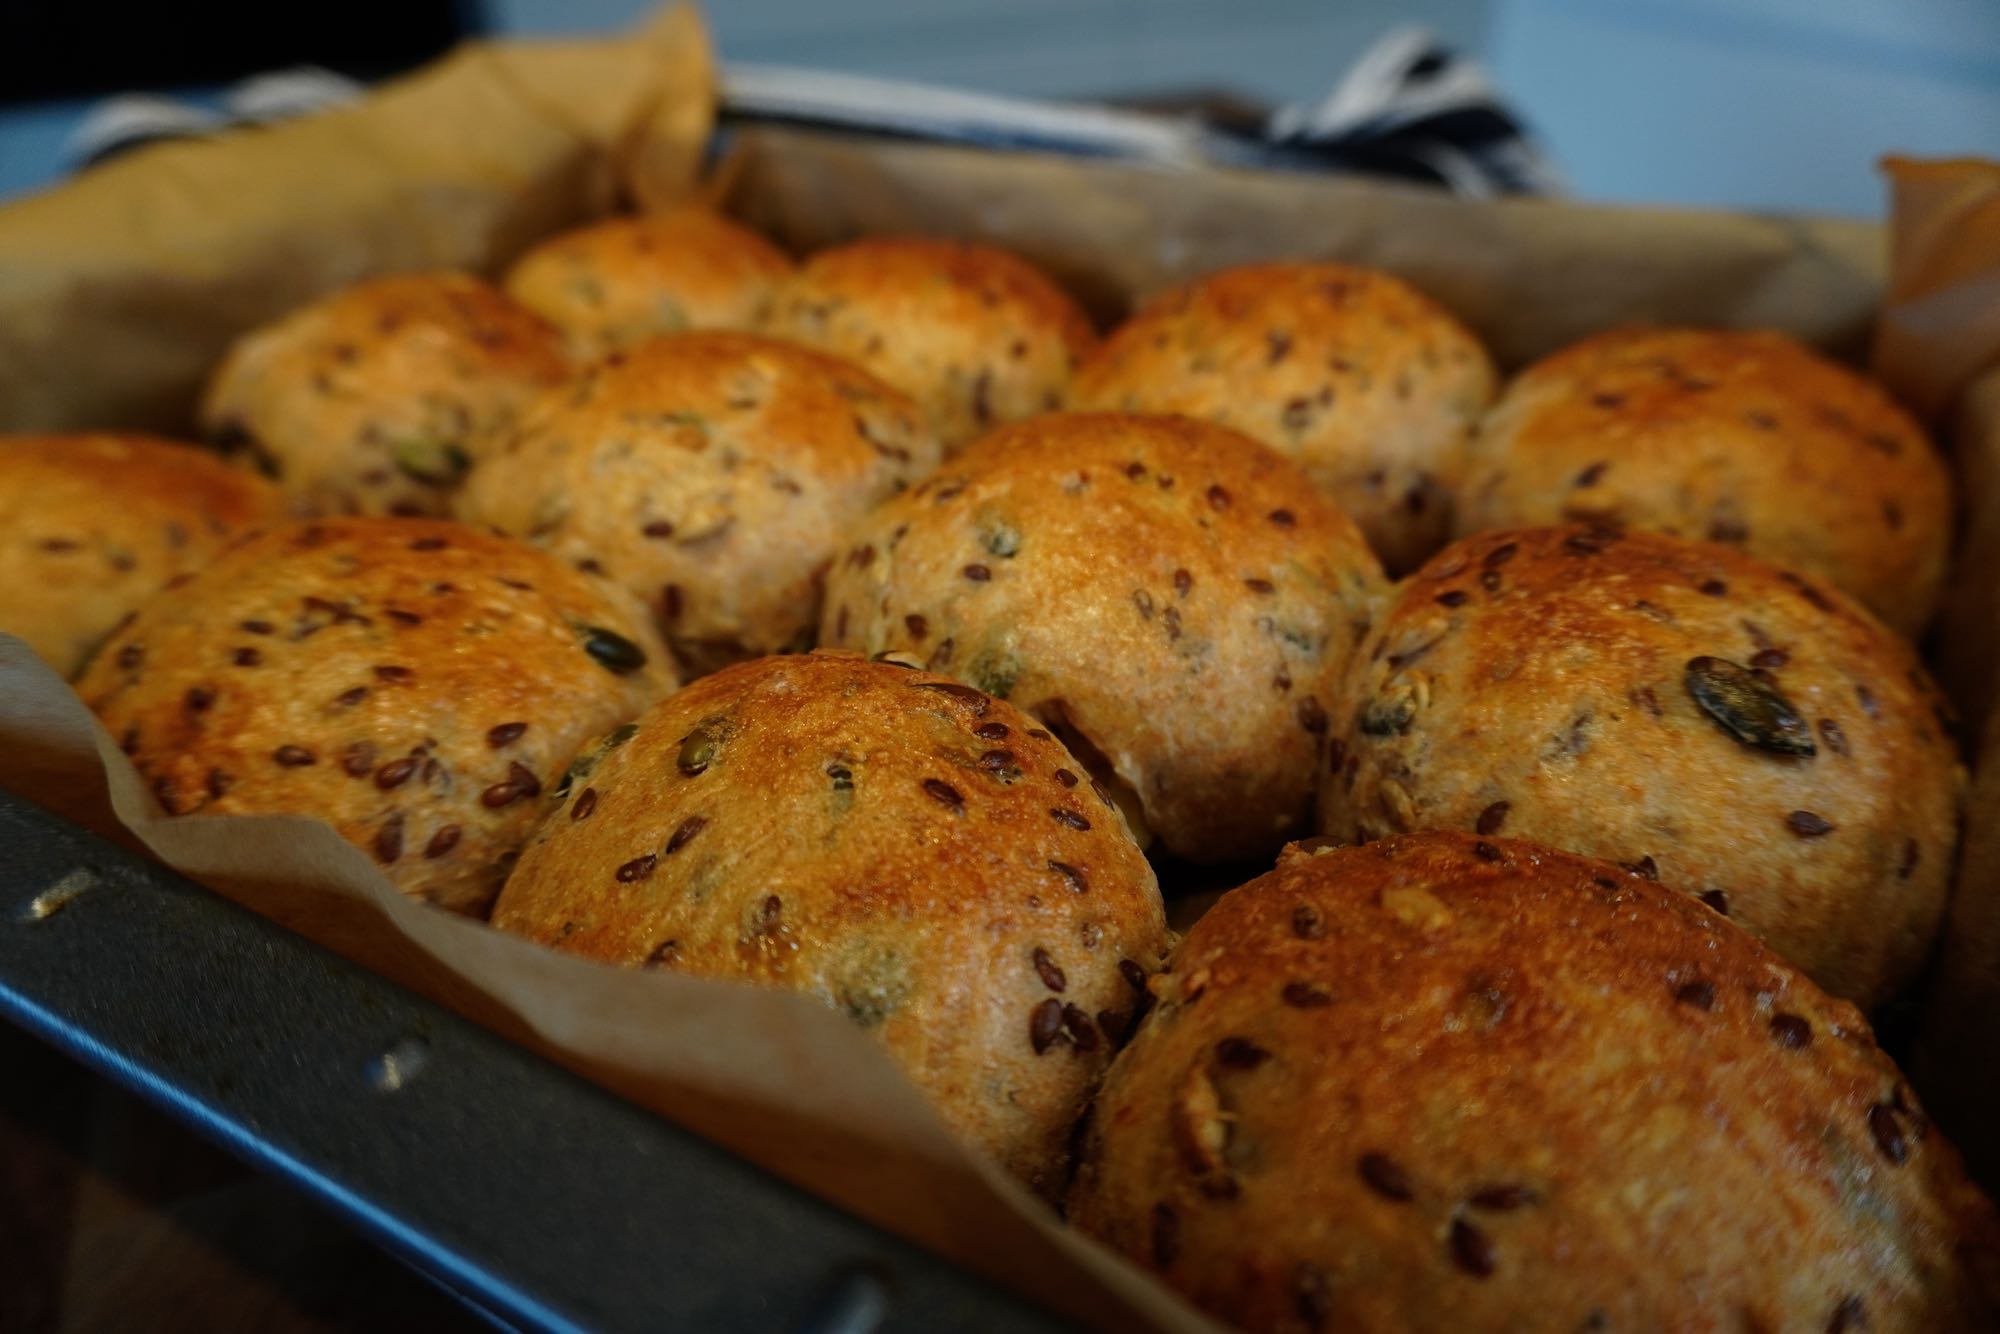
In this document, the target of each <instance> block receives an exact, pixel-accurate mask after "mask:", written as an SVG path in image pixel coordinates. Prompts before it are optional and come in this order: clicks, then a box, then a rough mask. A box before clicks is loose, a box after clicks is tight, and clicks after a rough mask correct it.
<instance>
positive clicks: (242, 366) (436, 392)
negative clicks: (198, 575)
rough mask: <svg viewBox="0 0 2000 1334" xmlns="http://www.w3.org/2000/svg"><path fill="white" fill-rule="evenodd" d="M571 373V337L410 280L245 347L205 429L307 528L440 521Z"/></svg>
mask: <svg viewBox="0 0 2000 1334" xmlns="http://www.w3.org/2000/svg"><path fill="white" fill-rule="evenodd" d="M567 373H568V363H567V361H566V360H565V358H564V355H563V351H562V336H561V335H560V334H558V333H557V332H556V330H555V329H554V328H553V327H552V326H550V325H549V324H547V323H545V322H544V321H543V320H542V319H541V317H540V316H537V315H531V314H529V313H528V312H527V311H525V310H523V309H521V308H520V307H519V306H517V305H515V304H514V303H513V302H512V301H509V300H508V299H507V298H506V297H504V296H502V295H501V294H500V292H499V291H498V290H497V289H496V288H494V287H492V286H490V285H489V284H487V283H485V282H483V281H481V280H480V279H478V278H474V277H473V276H471V275H470V274H464V273H411V274H402V275H399V276H396V277H390V278H376V279H372V280H370V281H368V282H362V283H356V284H355V285H354V286H352V287H348V288H343V289H342V290H340V291H338V292H334V293H332V294H331V295H328V296H325V297H322V298H320V299H319V300H318V301H315V302H313V303H312V304H311V305H308V306H305V307H303V308H302V309H299V310H296V311H294V312H293V313H291V314H290V315H287V316H285V317H284V318H283V319H281V320H279V321H277V322H276V323H274V324H269V325H266V326H265V327H263V328H261V329H256V330H252V331H251V332H250V333H247V334H245V335H244V336H243V337H241V338H239V339H238V340H237V341H236V343H235V345H234V346H233V347H231V348H230V350H229V355H228V356H227V357H225V358H224V359H223V362H222V364H221V366H220V367H218V368H217V370H216V372H215V375H214V377H213V378H212V379H211V380H210V381H209V386H208V392H207V395H206V396H205V398H204V399H203V402H202V408H201V418H202V426H203V429H204V430H205V431H206V432H207V433H208V435H209V436H210V438H212V439H213V440H214V441H215V442H216V443H217V444H218V445H220V446H221V447H222V448H224V449H225V450H228V451H231V452H235V453H240V454H242V455H244V456H245V458H246V459H248V460H250V461H254V462H255V463H256V464H257V466H258V467H260V468H262V469H263V470H264V471H265V472H267V473H269V474H270V475H271V476H273V477H275V478H277V480H278V482H279V484H280V485H281V486H283V487H284V489H285V492H286V494H287V496H289V497H290V499H291V502H292V506H293V508H294V509H295V510H296V511H298V512H299V513H301V514H442V513H444V512H445V511H446V508H447V506H448V503H449V500H450V496H451V492H452V490H453V489H454V488H456V486H457V485H458V482H459V479H460V478H461V477H462V476H463V475H464V473H465V470H466V468H467V467H469V466H470V465H471V463H472V461H473V460H474V459H475V458H477V457H478V456H479V454H480V451H481V450H482V449H483V448H484V447H485V443H486V441H487V440H488V439H489V438H490V437H491V436H492V435H493V434H494V433H495V432H496V431H498V430H499V429H501V428H503V427H505V426H507V425H508V424H509V423H511V422H512V421H513V418H514V414H515V413H516V412H518V411H519V410H520V409H521V408H522V407H523V406H525V405H526V404H527V402H528V401H529V400H530V399H532V398H533V397H534V396H535V395H536V394H537V393H539V392H540V391H541V390H542V389H544V388H546V387H547V386H549V385H551V384H554V383H556V382H557V381H559V380H561V379H562V378H563V377H564V376H565V375H566V374H567Z"/></svg>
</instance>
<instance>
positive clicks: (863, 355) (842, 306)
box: [766, 237, 1097, 452]
mask: <svg viewBox="0 0 2000 1334" xmlns="http://www.w3.org/2000/svg"><path fill="white" fill-rule="evenodd" d="M766 331H767V332H770V333H774V334H777V335H779V336H781V337H785V338H793V339H797V340H798V341H799V342H802V343H806V344H809V345H811V346H813V347H817V348H821V349H823V350H825V351H827V352H831V353H833V354H835V355H836V356H842V357H846V358H847V359H849V360H850V361H853V362H854V363H856V364H857V365H860V366H864V367H866V368H867V369H869V370H871V371H873V372H874V373H875V374H877V375H879V376H881V377H882V378H883V379H884V380H886V381H888V382H889V383H890V384H892V385H895V386H896V387H897V388H898V389H901V390H902V391H903V392H905V393H907V394H909V395H910V396H911V397H913V398H915V399H916V400H917V402H918V404H919V405H921V406H922V407H923V409H924V411H925V412H926V413H928V414H929V415H930V419H931V424H932V426H933V427H934V428H935V429H936V431H937V433H938V437H939V438H940V439H941V440H943V442H944V447H945V450H946V451H947V452H951V451H955V450H957V449H959V448H960V447H962V446H963V445H965V444H966V443H967V442H968V441H970V440H972V439H973V438H974V437H976V436H978V435H979V434H981V433H982V432H984V431H985V430H987V429H988V428H990V427H992V426H994V425H997V424H998V423H1001V422H1010V421H1016V420H1019V419H1020V418H1023V417H1031V416H1033V415H1034V414H1036V413H1038V412H1048V411H1051V410H1053V409H1054V408H1056V407H1058V406H1060V404H1061V402H1062V394H1063V390H1064V387H1065V386H1066V385H1068V383H1069V377H1070V374H1071V372H1073V371H1074V370H1075V369H1076V364H1077V362H1078V361H1079V360H1080V359H1081V358H1082V357H1083V356H1084V355H1085V354H1086V353H1088V352H1089V351H1090V349H1091V348H1092V347H1093V346H1095V345H1096V342H1097V335H1096V333H1095V331H1094V330H1092V328H1091V327H1090V320H1089V319H1088V317H1086V316H1085V315H1084V313H1083V310H1082V308H1081V307H1079V306H1078V305H1077V304H1076V302H1075V301H1074V300H1072V299H1071V297H1070V296H1069V294H1068V293H1067V292H1065V291H1063V290H1062V289H1061V288H1060V287H1058V286H1056V284H1055V283H1054V282H1053V281H1052V280H1051V279H1049V277H1048V276H1047V275H1045V274H1044V273H1042V271H1041V270H1040V269H1037V268H1036V267H1035V266H1034V265H1032V264H1030V263H1028V261H1026V260H1024V259H1022V258H1021V257H1020V256H1018V255H1015V254H1012V253H1010V252H1008V251H1005V250H1001V249H998V248H997V247H994V246H987V245H972V244H969V243H966V242H961V241H937V240H929V239H925V238H921V237H872V238H868V239H865V240H860V241H855V242H852V243H850V244H848V245H843V246H836V247H834V248H833V249H831V250H822V251H820V252H819V253H818V254H816V255H814V256H812V257H811V258H810V259H808V260H806V262H805V263H804V264H803V265H802V266H800V268H799V270H798V272H797V273H796V274H794V275H793V276H792V277H790V278H789V279H787V280H786V281H785V282H784V283H783V284H782V285H781V286H780V288H779V290H778V296H777V299H776V301H775V302H774V304H773V306H772V312H771V318H770V321H769V323H768V324H767V326H766Z"/></svg>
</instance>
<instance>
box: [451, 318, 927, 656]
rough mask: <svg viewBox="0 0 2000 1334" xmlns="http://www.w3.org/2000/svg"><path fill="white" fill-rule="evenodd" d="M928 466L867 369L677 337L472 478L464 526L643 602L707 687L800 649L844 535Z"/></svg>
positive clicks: (561, 395)
mask: <svg viewBox="0 0 2000 1334" xmlns="http://www.w3.org/2000/svg"><path fill="white" fill-rule="evenodd" d="M937 462H938V446H937V440H936V438H935V437H933V436H932V435H931V433H930V430H929V428H928V427H927V426H925V425H924V424H923V419H922V414H921V413H919V412H918V410H917V407H916V405H915V404H914V403H912V402H910V400H909V399H907V398H905V397H904V396H903V395H902V394H899V393H897V392H896V391H895V390H893V389H891V388H889V387H888V386H887V385H885V384H883V383H882V382H881V381H880V380H877V379H876V378H875V377H874V376H872V375H870V374H868V373H867V372H866V371H863V370H861V369H860V368H859V367H856V366H852V365H849V364H848V363H847V362H844V361H840V360H838V359H836V358H833V357H828V356H823V355H821V354H820V353H817V352H814V351H811V350H810V349H807V348H803V347H798V346H796V345H794V344H791V343H784V342H780V341H778V340H776V339H771V338H759V337H756V336H753V335H750V334H732V333H695V334H680V335H676V336H673V337H669V338H659V339H655V340H653V341H651V342H648V343H644V344H641V345H640V346H638V347H635V348H633V349H632V350H631V351H630V352H626V353H614V354H612V355H611V356H610V357H609V358H608V359H607V360H605V361H604V362H602V363H600V364H598V365H597V366H594V367H592V368H591V369H590V370H589V371H587V372H585V373H584V374H583V375H582V376H580V377H579V378H578V379H577V381H576V382H575V383H574V384H572V385H571V386H569V387H567V388H564V389H559V390H555V391H552V392H551V393H550V394H549V396H548V397H547V399H545V400H544V401H543V402H542V403H541V404H539V405H538V406H537V407H536V408H534V409H532V410H531V411H530V412H529V413H528V414H527V416H526V418H525V420H524V421H523V423H522V425H521V427H520V428H519V429H518V430H517V431H516V432H514V434H513V435H512V436H511V438H510V439H509V440H508V441H507V443H506V445H505V446H504V447H503V448H502V449H501V450H500V452H498V453H497V454H496V455H494V456H493V457H492V458H489V459H487V460H486V461H485V462H483V463H481V464H480V465H479V466H478V467H477V468H475V469H474V470H473V474H472V478H471V481H470V482H469V483H468V484H467V486H466V489H465V491H464V493H463V494H462V495H461V497H460V501H459V513H460V515H461V517H463V518H465V519H467V520H468V521H470V522H476V523H486V524H492V525H493V526H495V527H497V528H499V529H501V530H502V531H503V532H508V533H513V534H516V535H518V536H522V537H525V538H527V539H528V540H530V541H532V542H534V543H536V544H537V545H539V546H542V547H544V548H546V549H547V550H549V551H550V552H552V553H553V554H555V555H557V556H560V557H562V558H563V559H565V560H568V561H570V562H572V563H575V564H578V565H581V566H582V567H583V568H585V569H588V570H595V571H601V572H602V573H604V574H607V575H609V576H610V577H612V578H613V579H615V580H617V581H618V582H619V583H621V584H623V585H624V586H625V587H626V588H627V589H629V590H631V591H632V592H633V593H635V594H637V595H638V596H639V597H641V598H644V599H646V600H647V601H649V602H651V603H652V604H653V605H654V606H656V607H657V608H658V609H659V615H660V623H661V626H662V628H663V629H664V630H665V632H666V635H667V639H668V642H669V643H670V644H671V645H672V647H673V649H674V652H675V654H676V655H677V656H678V657H679V658H680V660H681V662H682V663H683V665H685V666H686V667H687V668H688V670H689V671H691V672H693V673H696V674H700V673H702V672H708V671H713V670H714V669H716V668H717V667H721V666H724V665H726V664H728V663H731V662H737V661H740V660H742V659H744V658H750V657H756V656H758V655H760V654H764V653H776V652H779V651H781V650H786V649H792V650H796V649H802V648H810V647H811V646H812V640H813V631H814V628H815V627H816V625H817V623H818V620H819V597H820V579H821V577H822V571H823V570H824V569H825V567H826V565H827V562H828V561H829V560H831V559H832V557H833V555H834V553H835V551H836V549H837V548H838V546H839V544H840V537H841V533H842V532H843V531H844V530H845V529H846V528H847V527H848V525H850V524H851V523H853V522H854V521H855V520H856V519H858V518H859V517H860V516H861V514H862V512H863V511H865V510H866V509H867V508H868V507H869V506H870V505H872V504H874V503H875V502H876V501H878V500H880V499H882V498H883V497H884V496H887V495H889V494H890V493H892V492H894V491H898V490H900V489H902V488H903V487H904V486H906V485H908V484H909V483H910V482H913V481H915V480H916V479H917V478H919V477H921V476H923V475H924V474H925V473H928V472H929V471H930V470H931V469H932V468H934V467H936V466H937Z"/></svg>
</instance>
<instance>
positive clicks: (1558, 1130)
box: [1069, 834, 2000, 1334]
mask: <svg viewBox="0 0 2000 1334" xmlns="http://www.w3.org/2000/svg"><path fill="white" fill-rule="evenodd" d="M1153 990H1154V992H1155V994H1156V995H1157V997H1158V1005H1157V1007H1156V1008H1155V1009H1154V1010H1153V1012H1152V1014H1151V1015H1150V1016H1149V1017H1148V1018H1147V1019H1146V1021H1145V1022H1144V1023H1143V1024H1142V1025H1141V1026H1140V1029H1139V1032H1138V1035H1137V1036H1136V1037H1135V1038H1134V1039H1133V1041H1132V1044H1131V1046H1130V1047H1128V1048H1127V1049H1126V1050H1125V1052H1124V1053H1123V1054H1121V1055H1120V1056H1119V1058H1118V1060H1117V1062H1116V1063H1115V1064H1114V1065H1113V1066H1112V1069H1111V1073H1110V1074H1109V1075H1108V1076H1107V1077H1106V1080H1105V1084H1104V1089H1103V1092H1102V1093H1101V1094H1100V1096H1099V1097H1098V1099H1097V1102H1096V1106H1095V1109H1094V1111H1093V1113H1092V1121H1091V1127H1090V1129H1089V1131H1088V1132H1087V1133H1086V1135H1085V1136H1084V1138H1083V1141H1082V1149H1081V1166H1080V1169H1079V1173H1078V1179H1077V1183H1076V1187H1075V1190H1074V1191H1073V1193H1072V1195H1071V1197H1070V1210H1069V1216H1070V1219H1071V1221H1072V1222H1073V1223H1075V1224H1076V1225H1077V1226H1079V1227H1081V1228H1082V1229H1084V1230H1085V1231H1087V1232H1089V1233H1092V1234H1093V1235H1095V1236H1097V1237H1099V1238H1101V1239H1103V1240H1104V1241H1105V1242H1107V1243H1108V1244H1109V1245H1110V1246H1112V1247H1113V1248H1114V1249H1115V1250H1117V1251H1119V1252H1120V1253H1122V1254H1123V1255H1125V1256H1128V1257H1130V1258H1131V1259H1133V1260H1136V1261H1137V1262H1139V1263H1140V1264H1142V1265H1145V1266H1147V1267H1148V1268H1151V1269H1153V1270H1155V1271H1156V1272H1158V1273H1159V1274H1160V1275H1161V1276H1162V1277H1163V1278H1164V1279H1165V1280H1166V1281H1167V1282H1168V1283H1170V1284H1172V1285H1173V1286H1174V1287H1176V1288H1178V1289H1179V1290H1180V1291H1181V1292H1183V1293H1185V1294H1186V1295H1187V1296H1188V1297H1189V1298H1190V1299H1191V1300H1193V1301H1194V1302H1195V1303H1196V1304H1197V1305H1198V1306H1200V1307H1202V1308H1203V1309H1204V1310H1206V1311H1208V1312H1210V1313H1212V1314H1214V1315H1215V1316H1217V1317H1219V1318H1221V1319H1223V1320H1225V1321H1228V1322H1230V1323H1232V1324H1234V1325H1237V1326H1239V1327H1240V1328H1243V1329H1246V1330H1260V1331H1262V1330H1269V1331H1300V1330H1320V1329H1324V1330H1329V1331H1331V1330H1364V1331H1365V1330H1383V1331H1388V1330H1397V1331H1401V1330H1461V1329H1492V1330H1529V1329H1533V1330H1564V1331H1570V1330H1598V1329H1601V1330H1621V1329H1631V1330H1647V1329H1654V1330H1657V1329H1675V1330H1696V1329H1701V1330H1712V1329H1756V1330H1802V1331H1803V1330H1810V1331H1815V1334H1817V1331H1822V1330H1844V1331H1849V1332H1850V1334H1851V1332H1852V1331H1857V1330H1864V1329H1866V1330H1872V1331H1875V1334H1884V1331H1891V1330H1909V1331H1917V1330H1924V1331H1943V1330H1956V1331H1971V1330H1986V1329H1992V1328H1995V1321H1996V1320H2000V1310H1996V1306H1995V1293H1996V1280H1997V1279H2000V1274H1996V1267H2000V1228H1996V1222H1995V1216H1994V1211H1993V1208H1992V1206H1991V1205H1990V1204H1989V1203H1987V1201H1986V1200H1985V1199H1983V1198H1982V1197H1981V1196H1980V1195H1979V1194H1978V1192H1977V1191H1976V1190H1975V1189H1974V1188H1973V1187H1972V1186H1971V1185H1970V1184H1969V1183H1968V1182H1967V1180H1966V1178H1965V1175H1964V1172H1963V1170H1962V1168H1961V1166H1960V1163H1959V1159H1958V1155H1957V1153H1956V1152H1954V1151H1953V1149H1952V1147H1951V1146H1950V1145H1949V1144H1947V1143H1946V1142H1945V1140H1944V1138H1943V1137H1942V1136H1941V1135H1939V1134H1938V1133H1937V1132H1936V1130H1935V1129H1934V1128H1933V1127H1932V1126H1931V1123H1930V1121H1929V1119H1928V1118H1927V1117H1926V1116H1925V1115H1924V1112H1923V1110H1922V1108H1921V1107H1920V1106H1919V1105H1918V1103H1917V1100H1916V1097H1915V1096H1914V1095H1913V1094H1912V1093H1911V1091H1910V1089H1909V1087H1908V1085H1906V1084H1905V1083H1904V1082H1903V1080H1902V1077H1901V1075H1900V1074H1899V1073H1898V1071H1897V1070H1896V1067H1895V1066H1894V1064H1893V1063H1891V1062H1890V1060H1889V1059H1888V1058H1887V1057H1886V1056H1884V1055H1883V1054H1882V1053H1881V1051H1880V1050H1878V1049H1877V1048H1876V1046H1875V1043H1874V1041H1873V1040H1872V1038H1871V1036H1870V1034H1869V1031H1868V1025H1867V1024H1866V1022H1865V1021H1864V1020H1863V1019H1862V1017H1861V1015H1860V1014H1859V1013H1858V1012H1856V1010H1855V1009H1854V1007H1853V1006H1851V1005H1848V1004H1846V1003H1844V1002H1841V1001H1837V1000H1832V999H1830V998H1828V997H1827V996H1826V995H1824V994H1823V993H1821V992H1820V990H1819V989H1818V988H1817V987H1815V986H1813V984H1812V983H1811V982H1809V981H1807V980H1806V979H1805V978H1804V977H1802V976H1800V975H1799V974H1798V973H1797V972H1796V971H1794V970H1793V969H1792V968H1791V967H1789V966H1788V965H1786V964H1785V963H1784V962H1782V961H1781V960H1780V959H1779V958H1778V957H1777V956H1776V955H1775V954H1773V953H1772V952H1771V951H1770V950H1768V949H1766V948H1764V947H1763V946H1761V945H1759V944H1758V943H1757V942H1756V941H1755V940H1753V939H1752V938H1751V937H1749V936H1748V935H1746V934H1745V933H1743V932H1742V931H1740V930H1738V929H1737V928H1735V927H1734V926H1732V925H1731V924H1730V923H1729V922H1727V921H1725V920H1724V919H1723V918H1722V917H1720V916H1718V915H1717V914H1715V913H1713V912H1711V911H1709V910H1708V909H1706V908H1704V907H1702V906H1701V905H1700V904H1699V903H1696V902H1694V901H1693V900H1691V899H1687V898H1683V897H1681V896H1679V895H1676V894H1673V893H1672V892H1670V891H1668V890H1666V889H1665V888H1664V887H1663V886H1660V885H1656V884H1654V883H1652V882H1650V881H1648V880H1646V879H1644V878H1642V877H1639V876H1636V875H1632V874H1629V873H1626V872H1623V871H1621V870H1619V869H1617V868H1615V867H1612V866H1609V865H1607V864H1604V863H1601V862H1593V861H1589V860H1586V859H1584V858H1581V857H1576V856H1571V855H1568V854H1565V853H1559V852H1552V851H1549V850H1547V849H1544V848H1540V847H1537V846H1536V845H1534V844H1531V843H1525V842H1518V841H1515V840H1512V839H1498V838H1496V839H1476V838H1474V837H1471V836H1467V835H1463V834H1426V835H1418V836H1412V837H1399V838H1391V839H1386V840H1383V841H1382V842H1379V843H1373V844H1369V845H1368V846H1366V847H1354V848H1340V849H1337V850H1331V851H1328V850H1324V849H1321V850H1319V851H1317V852H1311V851H1307V850H1305V849H1298V850H1295V851H1294V852H1292V853H1290V854H1288V855H1287V856H1286V857H1285V858H1284V859H1283V860H1281V862H1280V864H1279V866H1278V868H1277V869H1276V870H1274V871H1272V872H1271V873H1270V874H1268V875H1265V876H1262V877H1260V878H1258V879H1256V880H1254V881H1252V882H1251V883H1249V884H1247V885H1245V886H1243V887H1242V888H1240V889H1238V890H1235V891H1234V892H1232V893H1230V894H1227V895H1225V896H1224V897H1223V898H1222V900H1221V902H1220V903H1218V904H1217V905H1216V907H1215V908H1214V909H1213V910H1211V911H1210V912H1209V913H1208V915H1207V916H1205V917H1204V918H1202V919H1201V921H1200V922H1199V923H1198V924H1196V925H1195V927H1194V928H1193V929H1192V930H1191V931H1190V932H1189V933H1188V936H1187V938H1186V939H1185V940H1184V941H1183V942H1182V943H1181V945H1180V947H1179V948H1178V949H1177V950H1176V952H1175V954H1174V957H1173V961H1172V964H1171V967H1170V971H1168V972H1167V973H1164V974H1162V975H1161V976H1159V977H1157V978H1155V979H1154V982H1153Z"/></svg>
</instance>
